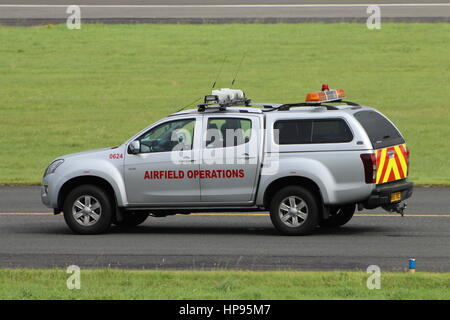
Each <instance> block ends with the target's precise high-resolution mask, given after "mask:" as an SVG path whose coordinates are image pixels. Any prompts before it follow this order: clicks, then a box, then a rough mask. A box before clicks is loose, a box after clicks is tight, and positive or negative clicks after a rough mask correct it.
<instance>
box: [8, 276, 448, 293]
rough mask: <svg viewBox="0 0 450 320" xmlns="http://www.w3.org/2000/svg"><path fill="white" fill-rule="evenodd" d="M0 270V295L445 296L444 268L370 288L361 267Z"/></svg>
mask: <svg viewBox="0 0 450 320" xmlns="http://www.w3.org/2000/svg"><path fill="white" fill-rule="evenodd" d="M68 277H69V275H68V274H66V273H65V270H56V269H54V270H29V269H25V270H18V269H2V270H0V283H1V284H2V285H1V286H0V299H450V290H449V289H450V285H449V283H450V274H449V273H439V274H438V273H416V274H407V273H383V274H382V279H381V289H379V290H369V289H367V286H366V282H367V277H368V274H366V273H363V272H294V271H264V272H255V271H126V270H110V269H108V270H82V271H81V289H80V290H68V289H67V287H66V280H67V278H68Z"/></svg>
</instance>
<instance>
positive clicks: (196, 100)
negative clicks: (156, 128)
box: [177, 97, 202, 112]
mask: <svg viewBox="0 0 450 320" xmlns="http://www.w3.org/2000/svg"><path fill="white" fill-rule="evenodd" d="M201 98H202V97H200V98H197V99H195V100H194V101H192V102H191V103H188V104H187V105H185V106H184V107H183V108H181V109H180V110H178V111H177V112H180V111H181V110H184V109H186V108H187V107H189V106H190V105H192V104H194V103H196V102H198V100H200V99H201Z"/></svg>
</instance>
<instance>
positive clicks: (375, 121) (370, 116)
mask: <svg viewBox="0 0 450 320" xmlns="http://www.w3.org/2000/svg"><path fill="white" fill-rule="evenodd" d="M355 118H356V120H358V121H359V123H360V124H361V125H362V126H363V128H364V130H366V132H367V135H368V136H369V139H370V141H371V142H372V145H373V147H374V148H376V149H378V148H385V147H388V146H393V145H396V144H402V143H405V140H404V139H403V137H402V136H401V134H400V132H398V130H397V129H396V128H395V127H394V126H393V125H392V124H391V123H390V122H389V121H388V120H387V119H386V118H385V117H383V116H382V115H381V114H379V113H378V112H375V111H369V110H367V111H359V112H357V113H355Z"/></svg>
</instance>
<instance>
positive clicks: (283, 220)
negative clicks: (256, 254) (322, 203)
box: [270, 186, 319, 236]
mask: <svg viewBox="0 0 450 320" xmlns="http://www.w3.org/2000/svg"><path fill="white" fill-rule="evenodd" d="M270 219H271V220H272V223H273V225H274V226H275V228H276V229H277V230H278V231H279V232H281V233H282V234H284V235H292V236H293V235H295V236H300V235H306V234H309V233H311V232H312V231H313V230H314V228H315V227H316V226H317V224H318V221H319V206H318V203H317V199H316V197H315V196H314V194H313V193H311V192H310V191H308V190H307V189H305V188H303V187H301V186H289V187H285V188H283V189H281V190H280V191H278V192H277V193H276V194H275V196H274V198H273V199H272V202H271V206H270Z"/></svg>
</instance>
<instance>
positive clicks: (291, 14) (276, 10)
mask: <svg viewBox="0 0 450 320" xmlns="http://www.w3.org/2000/svg"><path fill="white" fill-rule="evenodd" d="M374 3H378V4H379V5H380V6H381V17H382V21H404V22H449V21H450V4H449V3H448V2H445V1H442V0H440V1H439V0H438V1H430V0H408V1H406V0H400V1H395V3H389V1H367V0H364V1H357V0H340V1H336V0H335V1H332V0H331V1H306V0H285V1H275V0H253V1H238V0H227V1H223V0H178V1H177V0H168V1H162V0H149V1H143V0H142V1H139V0H134V1H126V0H97V1H86V0H20V1H11V0H0V24H10V25H35V24H48V23H65V22H66V19H67V17H68V16H69V14H67V13H66V10H67V6H68V5H74V4H77V5H80V6H81V18H82V23H230V22H246V23H249V22H261V23H277V22H288V23H297V22H342V21H348V22H365V21H366V20H367V17H368V16H369V15H370V14H368V13H367V6H368V5H370V4H374Z"/></svg>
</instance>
